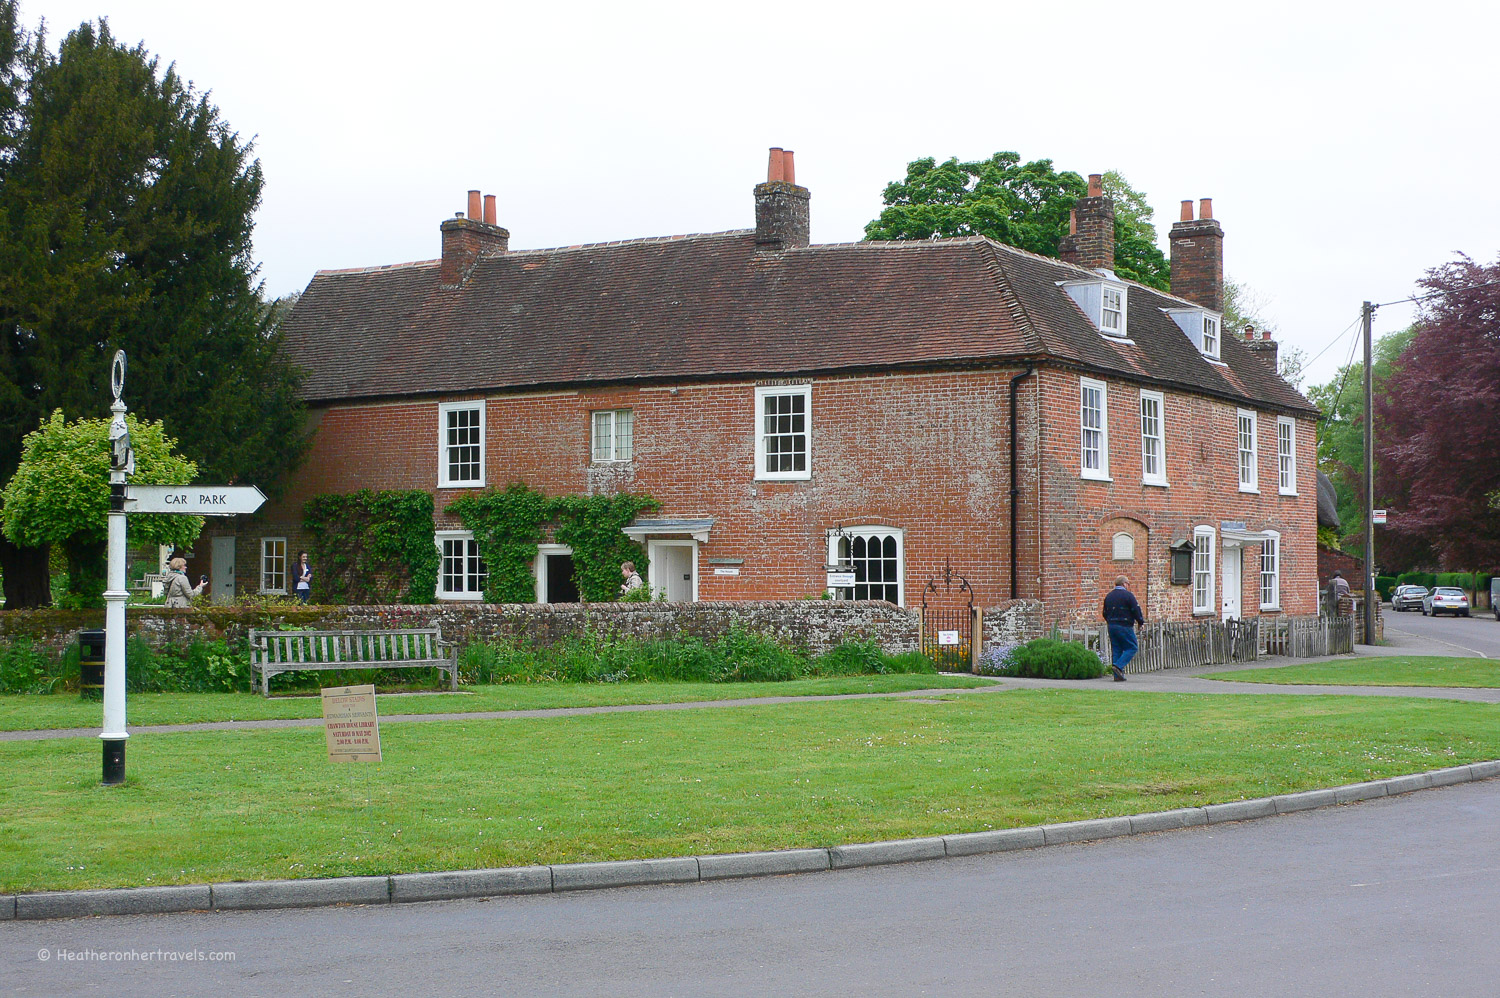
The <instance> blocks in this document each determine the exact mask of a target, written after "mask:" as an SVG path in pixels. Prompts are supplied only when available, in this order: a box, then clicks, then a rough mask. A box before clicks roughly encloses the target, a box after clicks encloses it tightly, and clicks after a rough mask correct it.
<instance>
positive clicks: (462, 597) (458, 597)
mask: <svg viewBox="0 0 1500 998" xmlns="http://www.w3.org/2000/svg"><path fill="white" fill-rule="evenodd" d="M433 595H434V597H435V598H437V599H440V600H449V601H451V602H454V603H482V602H483V601H484V593H434V594H433Z"/></svg>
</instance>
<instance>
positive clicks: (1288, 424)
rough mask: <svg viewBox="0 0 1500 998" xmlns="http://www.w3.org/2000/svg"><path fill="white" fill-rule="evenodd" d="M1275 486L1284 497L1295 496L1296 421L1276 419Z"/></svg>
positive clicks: (1280, 417) (1289, 418)
mask: <svg viewBox="0 0 1500 998" xmlns="http://www.w3.org/2000/svg"><path fill="white" fill-rule="evenodd" d="M1276 484H1277V488H1278V490H1279V491H1280V493H1281V494H1282V495H1284V496H1294V495H1296V494H1297V421H1296V420H1295V419H1292V418H1291V417H1290V416H1277V417H1276Z"/></svg>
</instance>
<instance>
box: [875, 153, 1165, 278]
mask: <svg viewBox="0 0 1500 998" xmlns="http://www.w3.org/2000/svg"><path fill="white" fill-rule="evenodd" d="M1104 189H1105V193H1106V194H1108V195H1109V196H1110V197H1111V198H1112V199H1113V200H1114V202H1115V272H1116V273H1117V274H1119V275H1120V276H1121V277H1124V278H1127V279H1129V280H1134V281H1139V282H1140V283H1142V284H1146V285H1149V286H1150V287H1154V288H1160V289H1162V290H1166V288H1167V284H1168V282H1169V279H1170V276H1171V268H1170V267H1169V266H1168V264H1167V260H1166V257H1164V256H1163V255H1162V252H1161V250H1160V249H1159V248H1158V247H1157V245H1156V227H1155V226H1154V225H1152V224H1151V217H1152V213H1151V208H1150V206H1149V205H1148V204H1147V203H1146V197H1145V195H1144V194H1142V193H1140V192H1139V191H1137V190H1135V189H1134V188H1133V187H1131V186H1130V185H1129V184H1128V183H1127V182H1126V181H1125V179H1124V178H1123V177H1121V176H1120V175H1119V174H1118V173H1115V172H1113V171H1111V172H1110V173H1107V174H1105V176H1104ZM1087 194H1088V181H1086V180H1084V179H1083V177H1081V176H1079V175H1078V174H1076V173H1074V172H1072V171H1071V170H1066V171H1063V172H1060V173H1059V172H1058V171H1057V170H1056V169H1054V168H1053V165H1052V161H1051V160H1050V159H1040V160H1034V161H1032V162H1030V163H1022V162H1021V157H1020V156H1019V155H1018V154H1017V153H1013V152H997V153H995V154H994V155H993V156H991V157H990V158H989V159H984V160H975V161H973V162H968V163H961V162H959V161H958V159H957V157H954V158H951V159H949V160H947V161H945V162H943V163H938V162H937V160H935V159H933V158H932V157H928V158H926V159H918V160H914V161H912V162H911V163H908V164H907V166H906V178H905V180H902V181H898V182H895V183H891V184H889V185H887V186H886V189H885V193H884V195H883V197H884V201H885V205H886V206H885V208H884V209H883V210H882V211H881V212H880V217H879V218H877V219H875V220H874V221H873V222H871V223H870V224H869V225H867V226H865V238H866V239H935V238H943V237H952V236H970V235H981V236H987V237H989V238H990V239H994V240H995V241H996V242H1001V243H1005V244H1006V245H1007V246H1015V247H1017V248H1019V249H1023V250H1028V251H1030V252H1032V253H1038V254H1041V255H1042V256H1051V257H1055V256H1057V246H1058V243H1059V241H1061V239H1062V238H1063V237H1064V236H1066V235H1067V234H1068V214H1069V212H1070V211H1071V210H1072V209H1073V207H1074V206H1075V205H1076V204H1077V203H1078V200H1079V199H1080V198H1082V197H1085V196H1086V195H1087Z"/></svg>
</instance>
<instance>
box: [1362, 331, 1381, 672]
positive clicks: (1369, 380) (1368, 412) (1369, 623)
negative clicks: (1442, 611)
mask: <svg viewBox="0 0 1500 998" xmlns="http://www.w3.org/2000/svg"><path fill="white" fill-rule="evenodd" d="M1360 314H1361V316H1362V318H1363V324H1364V336H1365V644H1367V645H1373V644H1374V643H1375V600H1376V599H1377V598H1378V597H1377V596H1376V593H1375V400H1374V396H1375V382H1374V373H1373V372H1374V362H1373V358H1374V352H1373V351H1372V350H1371V347H1370V326H1371V325H1372V320H1373V319H1374V317H1375V306H1374V305H1371V304H1370V303H1369V302H1365V304H1364V307H1363V309H1361V312H1360Z"/></svg>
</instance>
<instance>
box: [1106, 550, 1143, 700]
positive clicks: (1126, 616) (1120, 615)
mask: <svg viewBox="0 0 1500 998" xmlns="http://www.w3.org/2000/svg"><path fill="white" fill-rule="evenodd" d="M1128 581H1129V580H1128V579H1126V578H1125V576H1123V575H1117V576H1115V587H1114V588H1113V589H1111V590H1110V591H1109V595H1108V596H1106V597H1104V622H1105V623H1106V624H1108V625H1109V644H1110V647H1111V648H1113V649H1114V663H1113V664H1112V665H1111V666H1110V668H1111V669H1112V670H1113V672H1114V674H1115V682H1117V683H1123V682H1124V681H1125V666H1127V665H1129V664H1130V660H1131V659H1133V658H1135V650H1136V643H1135V625H1136V624H1144V623H1145V622H1146V618H1145V617H1144V616H1143V615H1142V614H1141V605H1140V604H1139V603H1137V602H1136V599H1135V594H1134V593H1132V592H1131V591H1130V590H1129V589H1127V588H1125V583H1126V582H1128Z"/></svg>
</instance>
